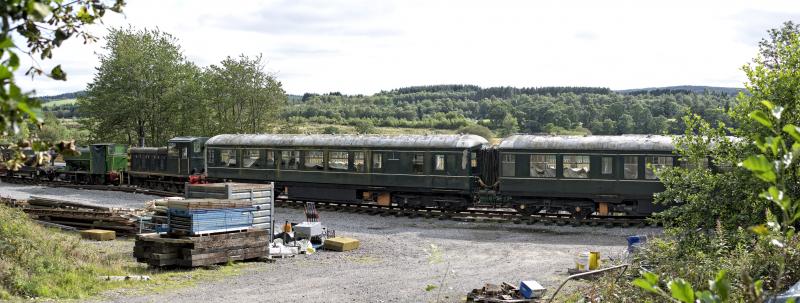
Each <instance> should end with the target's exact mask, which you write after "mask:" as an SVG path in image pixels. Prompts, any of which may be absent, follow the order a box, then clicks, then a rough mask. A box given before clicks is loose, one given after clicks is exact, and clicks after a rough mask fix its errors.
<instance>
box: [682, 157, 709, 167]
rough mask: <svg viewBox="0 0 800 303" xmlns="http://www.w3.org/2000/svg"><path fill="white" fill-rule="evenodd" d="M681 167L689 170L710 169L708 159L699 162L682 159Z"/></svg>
mask: <svg viewBox="0 0 800 303" xmlns="http://www.w3.org/2000/svg"><path fill="white" fill-rule="evenodd" d="M681 166H682V167H686V168H688V169H695V168H700V169H706V168H708V158H702V159H698V160H689V159H685V158H681Z"/></svg>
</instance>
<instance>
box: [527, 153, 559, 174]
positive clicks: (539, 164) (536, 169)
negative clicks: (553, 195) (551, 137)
mask: <svg viewBox="0 0 800 303" xmlns="http://www.w3.org/2000/svg"><path fill="white" fill-rule="evenodd" d="M530 170H531V177H534V178H555V176H556V155H531V162H530Z"/></svg>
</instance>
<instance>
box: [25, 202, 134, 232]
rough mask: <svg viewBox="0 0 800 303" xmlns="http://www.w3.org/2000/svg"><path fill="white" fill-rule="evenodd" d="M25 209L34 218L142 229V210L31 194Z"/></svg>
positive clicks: (74, 224) (84, 225)
mask: <svg viewBox="0 0 800 303" xmlns="http://www.w3.org/2000/svg"><path fill="white" fill-rule="evenodd" d="M26 202H27V203H25V204H24V206H23V208H22V210H23V211H24V212H25V213H27V214H28V216H30V217H32V218H33V219H36V220H40V221H44V222H49V223H55V224H59V225H66V226H71V227H76V228H81V229H87V228H88V229H91V228H100V229H108V230H113V231H116V232H119V233H127V234H135V233H137V232H138V231H139V217H138V216H139V212H138V211H136V210H133V209H125V208H113V207H108V206H103V205H97V204H93V203H88V202H78V201H69V200H61V199H53V198H45V197H37V196H31V197H30V199H28V200H27V201H26Z"/></svg>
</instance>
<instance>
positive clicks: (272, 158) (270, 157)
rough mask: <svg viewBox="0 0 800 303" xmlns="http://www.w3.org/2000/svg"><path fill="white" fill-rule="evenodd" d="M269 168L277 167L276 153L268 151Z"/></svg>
mask: <svg viewBox="0 0 800 303" xmlns="http://www.w3.org/2000/svg"><path fill="white" fill-rule="evenodd" d="M267 167H275V151H273V150H271V149H270V150H267Z"/></svg>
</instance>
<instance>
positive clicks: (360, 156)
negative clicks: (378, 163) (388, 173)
mask: <svg viewBox="0 0 800 303" xmlns="http://www.w3.org/2000/svg"><path fill="white" fill-rule="evenodd" d="M353 168H355V170H356V171H357V172H362V173H363V172H364V171H366V166H365V165H364V152H353Z"/></svg>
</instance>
